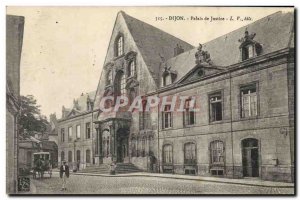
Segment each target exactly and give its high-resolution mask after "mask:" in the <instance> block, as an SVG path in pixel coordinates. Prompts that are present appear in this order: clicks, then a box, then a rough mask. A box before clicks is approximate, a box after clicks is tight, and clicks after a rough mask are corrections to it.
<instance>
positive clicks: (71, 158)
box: [68, 151, 73, 163]
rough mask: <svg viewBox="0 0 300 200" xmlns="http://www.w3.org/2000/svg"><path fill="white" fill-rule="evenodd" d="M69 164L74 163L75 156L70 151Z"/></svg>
mask: <svg viewBox="0 0 300 200" xmlns="http://www.w3.org/2000/svg"><path fill="white" fill-rule="evenodd" d="M68 162H69V163H71V162H73V154H72V151H69V152H68Z"/></svg>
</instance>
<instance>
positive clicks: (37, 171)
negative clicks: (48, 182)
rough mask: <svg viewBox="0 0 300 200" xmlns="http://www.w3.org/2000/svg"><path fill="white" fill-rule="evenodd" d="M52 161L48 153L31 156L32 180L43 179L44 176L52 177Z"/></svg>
mask: <svg viewBox="0 0 300 200" xmlns="http://www.w3.org/2000/svg"><path fill="white" fill-rule="evenodd" d="M51 163H52V160H51V156H50V153H49V152H38V153H34V154H33V169H32V171H33V173H32V174H33V178H37V175H38V177H39V178H44V174H48V175H49V177H50V178H51V176H52V164H51Z"/></svg>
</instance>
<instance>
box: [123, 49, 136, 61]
mask: <svg viewBox="0 0 300 200" xmlns="http://www.w3.org/2000/svg"><path fill="white" fill-rule="evenodd" d="M136 55H137V53H136V52H134V51H130V52H128V53H127V54H126V55H125V57H124V59H125V60H126V61H127V62H130V61H131V60H133V59H135V58H136Z"/></svg>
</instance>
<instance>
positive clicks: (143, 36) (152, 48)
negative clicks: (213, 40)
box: [121, 11, 194, 83]
mask: <svg viewBox="0 0 300 200" xmlns="http://www.w3.org/2000/svg"><path fill="white" fill-rule="evenodd" d="M121 14H122V15H123V17H124V20H125V22H126V24H127V27H128V29H129V31H130V33H131V35H132V38H133V39H134V42H135V43H136V46H137V47H138V49H139V50H140V52H141V54H142V57H143V59H144V61H145V63H146V65H147V67H148V69H149V71H150V73H151V75H152V77H153V78H154V80H157V79H158V78H159V71H160V63H161V61H162V58H161V56H162V57H163V58H164V59H165V60H168V59H169V58H172V57H174V48H175V47H176V45H177V44H178V45H179V46H182V48H183V49H184V51H189V50H191V49H193V48H194V46H192V45H191V44H189V43H187V42H185V41H183V40H181V39H179V38H177V37H175V36H173V35H170V34H169V33H166V32H164V31H162V30H160V29H158V28H156V27H154V26H152V25H150V24H147V23H145V22H142V21H140V20H138V19H136V18H134V17H131V16H129V15H127V14H126V13H125V12H123V11H121ZM156 83H158V81H156Z"/></svg>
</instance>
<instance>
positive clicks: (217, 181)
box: [73, 173, 295, 188]
mask: <svg viewBox="0 0 300 200" xmlns="http://www.w3.org/2000/svg"><path fill="white" fill-rule="evenodd" d="M73 175H77V176H81V175H85V176H101V177H133V176H135V177H156V178H168V179H181V180H191V181H205V182H213V183H226V184H234V185H245V186H260V187H270V188H294V187H295V186H294V185H293V186H292V185H291V186H288V185H285V186H278V185H264V184H254V183H237V182H230V181H225V180H207V179H201V178H199V179H194V178H187V177H170V176H157V175H147V174H124V175H122V174H119V175H109V174H92V173H73Z"/></svg>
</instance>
